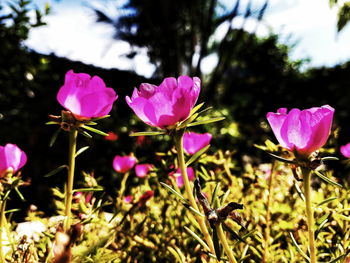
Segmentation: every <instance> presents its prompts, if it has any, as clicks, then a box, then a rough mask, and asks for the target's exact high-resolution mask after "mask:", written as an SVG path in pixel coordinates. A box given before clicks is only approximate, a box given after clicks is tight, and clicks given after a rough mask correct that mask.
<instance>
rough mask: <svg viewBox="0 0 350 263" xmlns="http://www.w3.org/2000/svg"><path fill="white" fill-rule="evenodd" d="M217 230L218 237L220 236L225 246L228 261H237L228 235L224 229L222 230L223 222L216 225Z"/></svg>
mask: <svg viewBox="0 0 350 263" xmlns="http://www.w3.org/2000/svg"><path fill="white" fill-rule="evenodd" d="M216 232H217V233H218V237H219V239H220V242H221V244H222V246H223V248H224V251H225V254H226V256H227V257H228V261H229V262H230V263H237V260H236V258H235V256H234V255H233V253H232V250H231V249H230V247H229V245H228V243H227V239H226V235H225V233H224V231H223V230H222V226H221V224H217V225H216Z"/></svg>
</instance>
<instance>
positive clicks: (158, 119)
mask: <svg viewBox="0 0 350 263" xmlns="http://www.w3.org/2000/svg"><path fill="white" fill-rule="evenodd" d="M199 91H200V80H199V78H196V77H194V78H193V79H191V78H190V77H187V76H181V77H179V78H178V80H176V79H175V78H166V79H164V80H163V82H162V83H161V84H160V85H159V86H158V87H157V86H154V85H151V84H148V83H143V84H141V85H140V90H139V91H137V90H134V92H133V94H132V97H131V99H130V97H126V101H127V103H128V105H129V106H130V107H131V108H132V109H133V111H134V112H135V114H136V115H137V116H138V117H139V118H140V119H141V120H142V121H144V122H145V123H147V124H148V125H151V126H156V127H159V128H166V127H168V126H173V125H175V124H176V123H178V122H180V121H183V120H185V119H186V118H187V117H188V116H189V114H190V112H191V110H192V108H193V106H194V104H195V102H196V101H197V99H198V96H199Z"/></svg>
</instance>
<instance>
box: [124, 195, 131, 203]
mask: <svg viewBox="0 0 350 263" xmlns="http://www.w3.org/2000/svg"><path fill="white" fill-rule="evenodd" d="M132 199H133V197H132V195H126V196H124V203H127V204H130V203H131V202H132Z"/></svg>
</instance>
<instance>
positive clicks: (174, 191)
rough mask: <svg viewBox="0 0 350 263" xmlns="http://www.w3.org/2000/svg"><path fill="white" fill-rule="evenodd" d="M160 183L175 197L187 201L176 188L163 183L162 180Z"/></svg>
mask: <svg viewBox="0 0 350 263" xmlns="http://www.w3.org/2000/svg"><path fill="white" fill-rule="evenodd" d="M160 184H161V185H162V186H164V187H165V188H166V189H167V190H168V191H169V192H170V193H172V194H174V195H176V196H177V197H179V198H180V199H182V201H184V202H186V203H188V201H187V199H186V198H185V197H183V196H182V195H181V194H180V193H178V192H177V191H176V190H174V189H173V188H172V187H171V186H169V185H167V184H166V183H163V182H160Z"/></svg>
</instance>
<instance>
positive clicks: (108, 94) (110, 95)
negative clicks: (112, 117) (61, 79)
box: [76, 88, 117, 117]
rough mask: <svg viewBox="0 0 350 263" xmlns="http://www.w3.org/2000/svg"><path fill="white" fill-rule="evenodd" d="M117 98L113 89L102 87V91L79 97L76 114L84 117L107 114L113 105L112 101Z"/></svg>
mask: <svg viewBox="0 0 350 263" xmlns="http://www.w3.org/2000/svg"><path fill="white" fill-rule="evenodd" d="M116 99H117V96H116V94H115V91H114V90H113V89H107V88H106V89H104V91H103V92H95V93H90V94H87V95H85V96H82V97H81V98H79V102H80V105H81V108H80V111H79V112H80V113H76V114H77V115H80V116H84V117H99V116H105V115H107V114H108V113H109V112H110V111H111V110H112V107H113V102H114V101H115V100H116Z"/></svg>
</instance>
